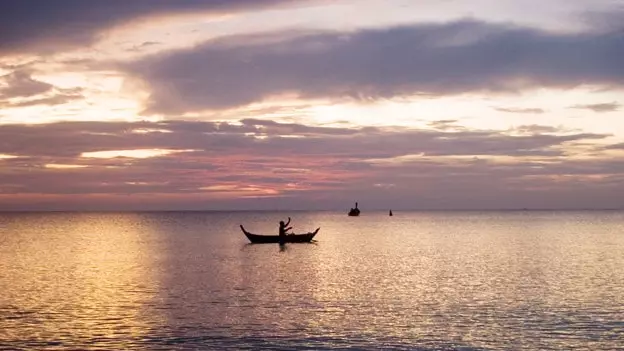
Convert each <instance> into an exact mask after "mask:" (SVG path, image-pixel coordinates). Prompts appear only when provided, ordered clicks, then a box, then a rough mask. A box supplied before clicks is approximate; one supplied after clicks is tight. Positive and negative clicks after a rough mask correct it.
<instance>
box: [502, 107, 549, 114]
mask: <svg viewBox="0 0 624 351" xmlns="http://www.w3.org/2000/svg"><path fill="white" fill-rule="evenodd" d="M494 109H495V110H496V111H499V112H508V113H531V114H540V113H544V110H543V109H541V108H517V107H496V108H494Z"/></svg>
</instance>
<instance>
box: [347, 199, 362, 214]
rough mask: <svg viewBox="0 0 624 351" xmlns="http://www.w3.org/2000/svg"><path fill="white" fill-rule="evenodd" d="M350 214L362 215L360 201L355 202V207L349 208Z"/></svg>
mask: <svg viewBox="0 0 624 351" xmlns="http://www.w3.org/2000/svg"><path fill="white" fill-rule="evenodd" d="M348 215H349V216H351V217H357V216H359V215H360V209H359V208H358V203H357V202H356V203H355V208H352V209H350V210H349V213H348Z"/></svg>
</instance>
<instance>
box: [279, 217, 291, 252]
mask: <svg viewBox="0 0 624 351" xmlns="http://www.w3.org/2000/svg"><path fill="white" fill-rule="evenodd" d="M289 224H290V217H288V222H286V223H284V221H280V223H279V244H280V245H284V244H285V243H286V234H287V233H288V231H289V230H291V229H292V227H289V226H288V225H289Z"/></svg>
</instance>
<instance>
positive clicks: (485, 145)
mask: <svg viewBox="0 0 624 351" xmlns="http://www.w3.org/2000/svg"><path fill="white" fill-rule="evenodd" d="M623 58H624V1H623V0H539V1H538V0H524V1H515V0H435V1H434V0H332V1H329V0H236V1H230V0H180V1H167V0H133V1H110V0H90V1H83V0H56V1H48V0H6V1H2V4H1V5H0V211H7V210H8V211H12V210H18V211H23V210H96V211H99V210H115V211H118V210H259V209H261V210H324V209H326V210H345V211H346V210H348V209H349V208H350V207H352V206H353V203H354V202H355V201H358V202H359V205H360V208H361V209H362V210H363V211H366V210H367V209H369V210H373V209H374V210H384V209H385V210H387V209H393V210H395V211H396V210H407V209H415V210H480V209H522V208H529V209H607V208H609V209H613V208H618V209H622V208H624V196H623V195H622V194H624V118H623V117H624V59H623Z"/></svg>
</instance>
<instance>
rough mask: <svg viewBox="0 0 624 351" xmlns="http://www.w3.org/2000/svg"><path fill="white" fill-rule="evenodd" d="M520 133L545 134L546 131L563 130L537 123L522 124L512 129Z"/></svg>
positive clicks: (556, 131) (557, 131) (560, 131)
mask: <svg viewBox="0 0 624 351" xmlns="http://www.w3.org/2000/svg"><path fill="white" fill-rule="evenodd" d="M512 130H513V131H515V132H518V133H522V134H546V133H563V132H565V130H562V129H561V128H557V127H552V126H541V125H538V124H531V125H522V126H518V127H515V128H513V129H512Z"/></svg>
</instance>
